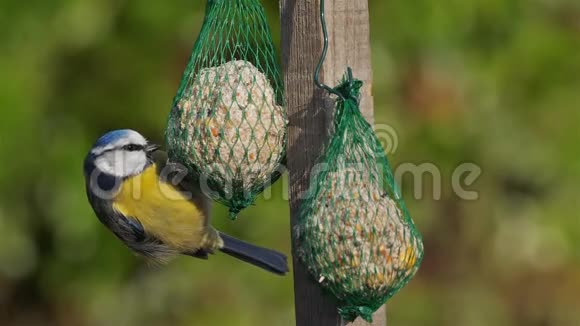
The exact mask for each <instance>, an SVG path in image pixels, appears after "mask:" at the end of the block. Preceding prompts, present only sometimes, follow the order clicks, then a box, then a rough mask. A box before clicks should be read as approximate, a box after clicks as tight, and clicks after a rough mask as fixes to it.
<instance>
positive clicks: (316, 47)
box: [280, 0, 386, 326]
mask: <svg viewBox="0 0 580 326" xmlns="http://www.w3.org/2000/svg"><path fill="white" fill-rule="evenodd" d="M319 6H320V3H319V0H280V12H281V25H282V67H283V70H284V81H285V87H286V96H287V104H288V115H289V130H288V136H289V137H288V171H289V173H290V210H291V215H292V217H291V219H292V221H291V225H292V232H293V229H294V228H293V227H294V225H295V223H296V218H297V216H298V208H299V206H300V203H301V199H302V198H303V193H304V192H306V191H307V190H308V186H309V182H310V172H311V169H312V167H313V166H314V165H315V164H316V160H317V159H318V157H319V155H320V152H321V148H322V146H323V145H324V144H325V143H326V141H327V139H326V138H327V130H328V126H329V123H330V122H331V118H332V114H333V108H334V106H333V103H332V101H330V100H329V99H330V97H329V95H328V94H327V93H326V92H325V91H322V90H320V89H318V88H316V87H315V85H314V82H313V73H314V69H315V67H316V64H317V63H318V60H319V58H320V54H321V51H322V46H323V37H322V32H321V25H320V17H319V13H320V11H319ZM326 23H327V26H328V32H329V41H330V44H329V51H328V56H327V59H326V61H325V63H324V65H323V67H322V71H321V81H322V82H324V83H326V84H328V85H330V86H335V85H336V83H337V81H338V80H340V79H341V78H342V76H343V74H344V73H345V72H346V68H347V67H348V66H350V67H351V68H352V70H353V74H354V76H355V77H356V78H357V79H360V80H362V81H363V82H364V86H363V89H362V100H361V110H362V112H363V115H364V116H365V118H367V120H368V121H369V122H370V123H373V100H372V96H371V89H372V70H371V56H370V53H371V51H370V39H369V12H368V0H326ZM293 245H294V244H293ZM294 295H295V307H296V325H297V326H342V325H345V323H344V322H343V321H342V320H341V318H340V316H339V315H338V313H337V310H336V306H335V305H334V304H333V302H332V300H330V299H329V298H328V297H325V296H323V295H322V293H321V289H320V287H319V286H318V285H317V284H316V283H315V282H314V281H312V279H311V277H310V276H309V275H308V274H307V271H306V269H305V267H304V266H303V265H302V264H300V262H299V261H298V260H297V259H296V257H294ZM373 318H374V322H373V323H372V324H371V325H375V326H378V325H381V326H384V325H386V311H385V307H383V308H381V309H380V310H379V311H378V312H377V313H375V315H374V317H373ZM350 325H357V326H362V325H369V324H368V323H366V322H364V321H362V320H361V319H360V318H359V319H357V320H356V321H355V322H354V323H352V324H350Z"/></svg>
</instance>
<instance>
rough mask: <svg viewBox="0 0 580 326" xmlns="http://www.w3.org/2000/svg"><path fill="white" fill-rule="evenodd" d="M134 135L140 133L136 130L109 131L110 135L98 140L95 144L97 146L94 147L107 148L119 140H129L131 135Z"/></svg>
mask: <svg viewBox="0 0 580 326" xmlns="http://www.w3.org/2000/svg"><path fill="white" fill-rule="evenodd" d="M134 134H138V132H136V131H135V130H132V129H119V130H113V131H109V132H108V133H106V134H104V135H103V136H101V138H99V139H98V140H97V142H96V143H95V145H93V147H102V146H106V145H108V144H111V143H113V142H115V141H117V140H119V139H122V138H127V137H129V136H131V135H134Z"/></svg>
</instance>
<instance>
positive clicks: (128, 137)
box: [84, 129, 288, 275]
mask: <svg viewBox="0 0 580 326" xmlns="http://www.w3.org/2000/svg"><path fill="white" fill-rule="evenodd" d="M84 174H85V182H86V191H87V196H88V199H89V202H90V204H91V206H92V208H93V210H94V211H95V213H96V215H97V217H98V218H99V220H100V221H101V222H102V223H103V224H104V225H105V226H106V227H107V228H109V230H111V231H112V232H113V233H114V234H115V235H116V236H117V237H118V238H119V239H120V240H121V241H123V242H124V243H125V244H126V245H127V246H128V247H129V248H131V249H132V250H133V251H134V252H136V253H137V254H139V255H141V256H144V257H146V258H149V259H151V260H153V261H154V262H159V263H165V262H167V261H168V260H169V259H170V258H172V257H175V256H176V255H179V254H184V255H190V256H194V257H198V258H204V259H207V257H208V254H211V253H214V252H215V251H217V250H219V251H221V252H224V253H226V254H228V255H230V256H233V257H235V258H238V259H241V260H243V261H245V262H248V263H250V264H253V265H255V266H258V267H261V268H263V269H265V270H268V271H270V272H273V273H276V274H280V275H283V274H285V273H286V272H287V271H288V263H287V259H286V256H285V255H284V254H282V253H280V252H277V251H274V250H271V249H267V248H262V247H258V246H255V245H252V244H250V243H247V242H244V241H241V240H238V239H236V238H233V237H231V236H229V235H226V234H224V233H222V232H219V231H217V230H216V229H214V228H213V227H212V226H211V225H210V209H211V200H210V199H209V198H208V197H207V196H205V195H204V193H203V191H202V190H201V186H199V182H192V179H190V178H188V176H187V172H186V170H185V168H184V167H183V166H180V165H179V164H174V163H170V162H168V160H167V155H166V153H164V152H162V151H160V150H158V146H156V145H153V144H150V143H149V142H148V141H147V140H146V139H145V137H143V136H142V135H141V134H140V133H138V132H136V131H134V130H129V129H124V130H115V131H111V132H109V133H107V134H105V135H104V136H102V137H101V138H99V139H98V140H97V142H96V143H95V144H94V146H93V148H92V149H91V150H90V152H89V153H88V155H87V157H86V159H85V163H84ZM171 176H173V177H171ZM179 176H185V177H184V178H182V180H181V181H179V180H178V181H175V179H179V178H178V177H179ZM195 184H197V185H198V186H192V185H195Z"/></svg>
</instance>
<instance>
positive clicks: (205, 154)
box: [166, 0, 287, 218]
mask: <svg viewBox="0 0 580 326" xmlns="http://www.w3.org/2000/svg"><path fill="white" fill-rule="evenodd" d="M276 58H277V57H276V53H275V50H274V46H273V43H272V38H271V34H270V30H269V28H268V25H267V21H266V17H265V13H264V8H263V7H262V5H261V4H260V1H258V0H208V2H207V8H206V14H205V20H204V22H203V25H202V27H201V31H200V34H199V36H198V38H197V41H196V43H195V46H194V48H193V51H192V54H191V58H190V60H189V63H188V65H187V67H186V69H185V72H184V74H183V78H182V80H181V84H180V86H179V90H178V92H177V96H176V97H175V99H174V102H173V106H172V110H171V113H170V115H169V121H168V124H167V129H166V143H167V148H168V154H169V158H170V160H172V161H175V162H180V163H182V164H184V165H186V166H187V167H188V169H189V172H190V173H191V175H193V176H194V177H197V178H196V179H197V180H196V182H201V183H202V186H205V185H207V186H208V187H209V190H211V191H210V193H211V194H212V196H213V197H214V199H216V200H218V201H220V202H221V203H223V204H225V205H226V206H228V207H229V208H230V216H231V217H232V218H235V216H236V215H237V213H238V212H239V211H240V210H242V209H243V208H245V207H247V206H249V205H251V204H252V203H253V202H254V200H255V198H256V196H257V195H258V194H260V193H261V192H262V191H263V190H264V188H265V187H267V186H268V185H270V184H271V183H272V182H274V181H275V180H276V179H278V178H279V177H280V175H281V173H280V170H281V168H280V164H281V163H282V161H283V160H284V159H285V148H286V125H287V119H286V110H285V108H284V96H283V87H282V81H281V74H280V70H279V65H278V61H277V59H276Z"/></svg>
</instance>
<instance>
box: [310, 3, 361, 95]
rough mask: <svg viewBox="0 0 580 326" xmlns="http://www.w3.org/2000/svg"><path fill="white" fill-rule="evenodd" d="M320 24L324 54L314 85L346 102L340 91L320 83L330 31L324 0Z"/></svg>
mask: <svg viewBox="0 0 580 326" xmlns="http://www.w3.org/2000/svg"><path fill="white" fill-rule="evenodd" d="M320 24H321V25H322V34H323V37H324V46H323V48H322V54H321V56H320V60H319V61H318V65H317V66H316V70H315V71H314V83H315V84H316V86H318V87H319V88H322V89H325V90H326V91H328V92H329V93H331V94H334V95H336V96H338V97H339V98H340V99H341V100H343V101H344V100H345V98H344V96H343V95H342V94H341V93H340V92H339V91H337V90H336V89H334V88H332V87H330V86H328V85H325V84H323V83H321V82H320V69H321V68H322V64H323V63H324V60H325V59H326V53H327V52H328V30H327V28H326V19H325V18H324V0H320ZM348 70H349V82H351V83H352V71H351V69H350V68H348Z"/></svg>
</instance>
